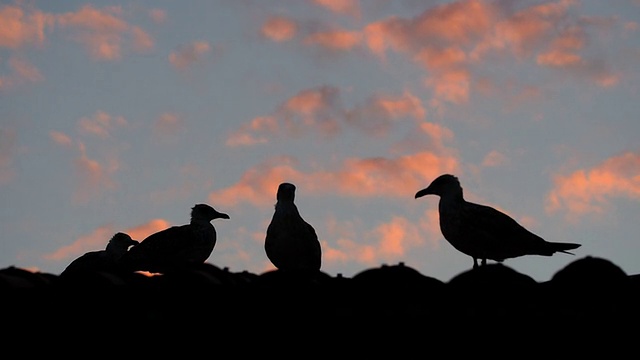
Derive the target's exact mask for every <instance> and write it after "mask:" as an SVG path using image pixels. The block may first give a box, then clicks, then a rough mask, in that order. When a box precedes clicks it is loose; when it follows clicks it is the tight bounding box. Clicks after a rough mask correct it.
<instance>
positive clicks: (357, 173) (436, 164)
mask: <svg viewBox="0 0 640 360" xmlns="http://www.w3.org/2000/svg"><path fill="white" fill-rule="evenodd" d="M296 165H297V163H296V161H295V159H293V158H290V157H280V158H273V159H270V160H269V161H266V162H264V163H261V164H259V165H258V166H256V167H253V168H250V169H248V170H247V171H246V172H245V173H244V174H243V175H242V177H241V178H240V180H239V181H238V182H237V183H236V184H235V185H233V186H231V187H228V188H226V189H222V190H218V191H214V192H212V193H210V194H209V201H211V203H213V204H221V205H222V206H234V205H237V204H239V203H243V202H248V203H251V204H255V205H264V204H266V203H274V202H275V192H276V190H277V187H278V185H279V184H280V183H281V182H283V181H289V182H293V183H295V184H297V185H298V186H299V187H300V188H302V189H305V190H304V191H305V193H307V194H315V195H336V196H349V197H380V196H383V197H405V198H406V197H410V196H411V195H412V194H414V193H415V191H416V189H417V188H420V187H423V186H424V184H425V183H426V182H428V181H431V180H432V179H434V178H435V177H437V176H438V175H440V174H442V173H445V172H451V173H455V172H458V168H459V164H458V160H457V159H456V158H454V157H451V156H448V155H443V156H438V155H436V154H434V153H431V152H418V153H415V154H411V155H405V156H399V157H397V158H383V157H377V158H366V159H358V158H348V159H346V160H344V162H343V163H342V165H341V167H340V168H338V169H333V170H316V171H313V172H302V171H300V170H297V169H296Z"/></svg>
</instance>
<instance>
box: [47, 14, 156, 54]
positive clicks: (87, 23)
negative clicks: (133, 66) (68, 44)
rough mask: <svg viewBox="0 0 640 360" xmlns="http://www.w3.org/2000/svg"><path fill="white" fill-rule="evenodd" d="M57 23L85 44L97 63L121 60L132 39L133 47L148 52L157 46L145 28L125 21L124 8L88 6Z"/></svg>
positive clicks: (64, 16) (59, 19) (62, 16)
mask: <svg viewBox="0 0 640 360" xmlns="http://www.w3.org/2000/svg"><path fill="white" fill-rule="evenodd" d="M56 20H57V24H58V25H60V26H61V27H62V28H69V29H71V31H72V37H73V39H75V40H76V41H78V42H79V43H81V44H83V45H84V46H85V47H86V48H87V50H88V51H89V53H90V54H91V56H92V57H93V58H94V59H97V60H118V59H120V58H121V57H122V47H123V43H124V42H125V41H126V40H127V39H128V38H129V37H131V38H132V39H133V42H132V44H131V47H132V48H133V50H135V51H139V52H144V51H148V50H151V49H152V48H153V46H154V43H153V39H152V37H151V36H150V35H149V34H147V33H146V32H145V31H144V30H143V29H141V28H139V27H136V26H132V25H130V24H129V23H127V22H126V21H125V20H124V17H123V10H122V8H121V7H120V6H109V7H105V8H103V9H97V8H95V7H93V6H92V5H84V6H83V7H82V8H80V9H79V10H78V11H75V12H68V13H65V14H61V15H57V16H56Z"/></svg>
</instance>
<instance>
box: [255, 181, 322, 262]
mask: <svg viewBox="0 0 640 360" xmlns="http://www.w3.org/2000/svg"><path fill="white" fill-rule="evenodd" d="M295 192H296V186H295V185H293V184H291V183H286V182H285V183H282V184H280V185H279V186H278V193H277V195H276V199H277V202H276V206H275V212H274V214H273V218H272V219H271V223H270V224H269V227H268V228H267V235H266V238H265V242H264V250H265V252H266V253H267V257H268V258H269V260H271V262H272V263H273V265H275V267H276V268H278V269H279V270H293V271H297V270H311V271H315V270H320V265H321V258H322V250H321V248H320V242H319V241H318V235H316V231H315V230H314V228H313V226H311V225H310V224H309V223H307V222H306V221H304V219H303V218H302V217H301V216H300V213H299V212H298V207H297V206H296V204H294V202H293V200H294V198H295Z"/></svg>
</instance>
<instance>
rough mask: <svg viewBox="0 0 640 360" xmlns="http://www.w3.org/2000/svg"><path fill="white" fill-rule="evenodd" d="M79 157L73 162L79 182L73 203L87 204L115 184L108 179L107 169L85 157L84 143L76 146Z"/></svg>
mask: <svg viewBox="0 0 640 360" xmlns="http://www.w3.org/2000/svg"><path fill="white" fill-rule="evenodd" d="M78 148H79V150H80V156H79V157H78V158H76V159H75V160H74V166H75V171H76V174H77V177H78V179H79V180H80V184H79V186H78V187H77V188H76V190H75V193H74V197H73V199H74V201H75V202H77V203H82V204H84V203H87V202H89V201H90V200H91V199H96V198H98V197H99V196H100V195H101V194H102V193H104V192H105V191H106V190H109V189H113V188H114V186H115V184H114V183H113V181H112V179H111V178H110V177H109V173H108V169H106V168H105V167H104V166H103V165H102V164H100V162H98V161H97V160H95V159H92V158H90V157H88V156H87V151H86V147H85V145H84V143H82V142H80V143H79V144H78Z"/></svg>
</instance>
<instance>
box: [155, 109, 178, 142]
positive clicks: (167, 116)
mask: <svg viewBox="0 0 640 360" xmlns="http://www.w3.org/2000/svg"><path fill="white" fill-rule="evenodd" d="M184 128H185V121H184V119H183V118H182V117H181V116H180V115H178V114H174V113H163V114H160V116H159V117H158V118H157V119H156V120H155V122H154V124H153V133H154V135H156V136H159V137H161V138H164V139H169V138H171V137H174V136H176V135H177V134H179V133H180V132H181V131H182V130H184Z"/></svg>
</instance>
